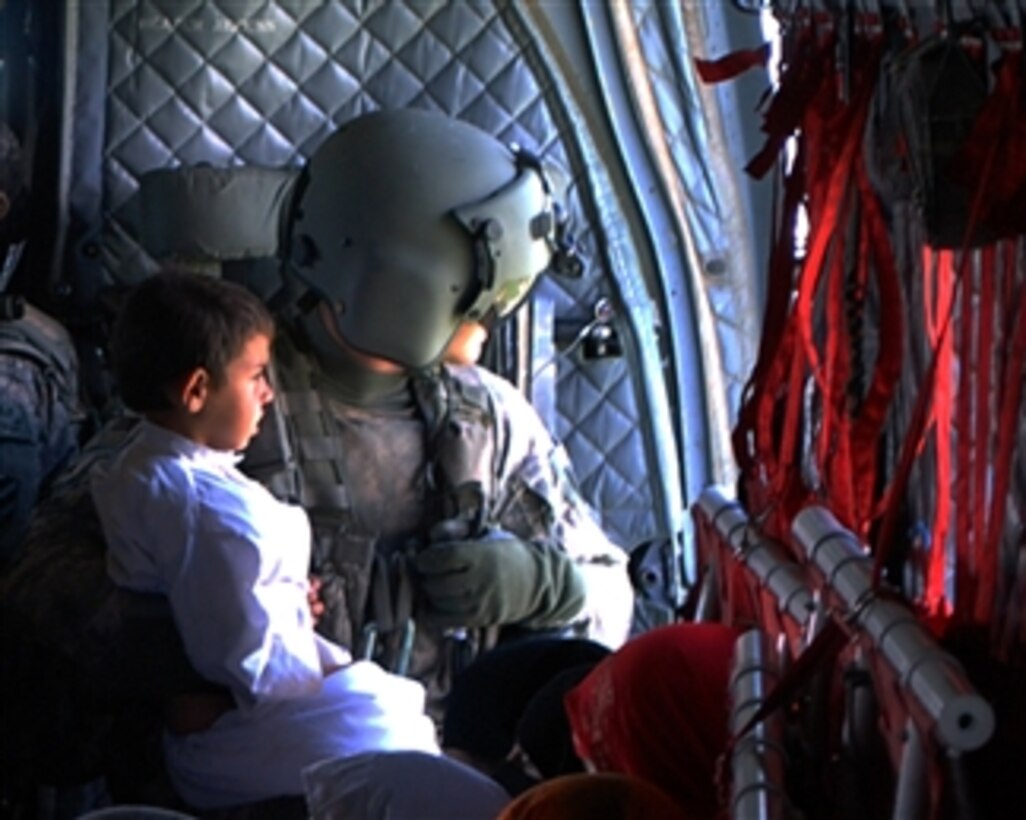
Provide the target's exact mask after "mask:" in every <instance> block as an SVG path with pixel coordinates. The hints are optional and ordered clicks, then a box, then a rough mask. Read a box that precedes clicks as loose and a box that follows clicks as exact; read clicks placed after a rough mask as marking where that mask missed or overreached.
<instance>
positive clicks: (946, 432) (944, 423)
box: [923, 247, 954, 627]
mask: <svg viewBox="0 0 1026 820" xmlns="http://www.w3.org/2000/svg"><path fill="white" fill-rule="evenodd" d="M931 260H933V261H934V262H935V263H936V264H932V263H931ZM923 279H924V287H923V292H924V304H923V308H924V312H925V314H926V332H927V336H928V338H929V340H930V345H931V347H932V348H933V349H934V350H935V351H937V353H936V355H937V357H938V363H937V374H936V380H935V385H934V398H935V401H934V402H933V404H932V406H931V409H932V411H933V415H932V421H933V431H934V450H935V452H936V464H935V469H934V498H935V509H934V516H933V527H932V534H931V548H930V556H929V565H928V568H927V572H926V583H925V589H924V591H923V603H924V605H925V607H926V612H927V615H928V616H929V618H930V619H931V622H932V623H934V624H935V625H938V626H940V627H943V625H944V624H945V623H946V621H947V619H948V618H949V617H950V615H951V612H952V606H951V600H950V598H949V597H948V595H947V590H946V582H945V569H946V566H947V560H946V559H947V539H948V530H949V527H950V525H951V521H950V516H951V400H952V396H953V384H952V367H953V362H954V346H953V343H952V337H951V334H950V333H946V334H944V337H943V339H942V338H941V333H940V329H939V327H938V325H939V321H938V317H943V316H947V315H948V314H949V313H950V312H951V303H952V300H953V299H954V287H953V285H954V261H953V254H952V251H951V250H948V249H942V250H939V251H936V252H932V251H931V250H930V248H928V247H924V248H923ZM927 424H928V425H929V422H928V423H927Z"/></svg>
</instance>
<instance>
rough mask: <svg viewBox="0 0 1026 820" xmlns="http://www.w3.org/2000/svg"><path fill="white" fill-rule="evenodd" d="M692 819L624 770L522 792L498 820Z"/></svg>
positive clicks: (572, 778)
mask: <svg viewBox="0 0 1026 820" xmlns="http://www.w3.org/2000/svg"><path fill="white" fill-rule="evenodd" d="M596 817H602V818H605V820H690V818H688V816H687V815H686V814H684V812H683V811H681V809H680V807H679V806H677V805H676V804H675V803H674V801H673V799H672V798H670V797H669V796H667V795H666V794H663V792H662V791H661V790H660V789H657V788H656V787H655V786H653V785H652V784H651V783H646V782H645V781H644V780H640V779H638V778H636V777H628V776H627V775H622V774H571V775H564V776H563V777H556V778H553V779H552V780H546V781H545V782H544V783H540V784H539V785H537V786H534V787H533V788H531V789H528V790H527V791H526V792H524V793H523V794H521V795H520V796H519V797H518V798H517V799H516V800H514V801H513V802H512V803H510V804H509V805H508V806H506V808H505V809H503V811H502V814H500V815H499V816H498V818H497V820H595V818H596Z"/></svg>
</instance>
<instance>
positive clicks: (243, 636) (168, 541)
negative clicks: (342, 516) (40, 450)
mask: <svg viewBox="0 0 1026 820" xmlns="http://www.w3.org/2000/svg"><path fill="white" fill-rule="evenodd" d="M273 335H274V323H273V320H272V318H271V316H270V315H269V313H268V312H267V310H266V308H265V307H264V305H263V304H262V303H261V302H260V301H259V299H257V298H256V297H255V296H254V295H253V294H251V293H250V292H249V291H247V290H246V289H245V288H243V287H241V286H239V285H235V284H232V283H230V282H226V281H223V280H219V279H215V278H212V277H209V276H204V275H199V274H191V273H180V272H174V271H167V272H163V273H160V274H157V275H155V276H153V277H151V278H149V279H147V280H145V281H143V282H142V283H141V284H139V285H137V286H136V287H135V289H134V290H133V291H132V293H131V294H130V295H129V298H128V300H127V302H126V304H125V306H124V309H123V310H122V313H121V315H120V316H119V317H118V321H117V323H116V325H115V328H114V334H113V338H112V346H111V347H112V357H113V365H114V374H115V377H116V379H117V382H118V385H119V388H120V390H121V394H122V399H123V401H124V403H125V404H126V405H127V406H128V407H129V408H130V409H131V410H134V411H136V412H138V413H140V414H141V415H142V416H143V421H142V422H141V423H140V425H139V427H138V428H137V430H136V431H135V432H134V434H133V438H132V440H131V441H130V442H129V444H128V445H127V446H126V448H125V449H124V450H123V451H122V452H121V453H120V454H119V456H118V457H117V459H116V460H115V461H114V462H113V463H112V464H111V465H110V466H109V467H108V468H106V469H98V470H97V473H96V474H95V475H94V476H93V480H92V486H91V489H92V495H93V500H94V502H95V504H96V508H97V512H98V513H99V516H100V520H101V522H102V524H103V531H104V536H105V538H106V541H107V545H108V559H107V560H108V572H109V573H110V576H111V578H112V579H113V581H114V582H115V583H116V584H118V585H119V586H122V587H126V588H129V589H132V590H136V591H139V592H147V593H158V594H161V595H164V596H166V597H167V599H168V601H169V602H170V605H171V609H172V612H173V615H174V619H175V623H176V625H177V628H178V630H179V632H180V633H181V637H182V641H183V643H184V646H185V650H186V653H187V655H188V657H189V660H190V661H191V662H192V664H193V666H194V667H195V668H196V670H197V671H198V672H199V673H200V674H201V675H202V676H203V677H204V678H206V679H208V680H210V681H211V682H213V683H215V684H219V685H220V686H222V687H224V688H225V689H226V690H227V692H228V695H229V696H227V697H221V698H218V697H216V696H213V695H210V694H207V695H197V696H196V697H195V698H193V699H192V700H191V701H190V700H189V698H185V699H183V700H180V701H178V702H176V703H174V704H172V708H171V709H170V710H169V712H168V722H167V728H168V731H167V733H166V735H165V753H166V758H167V766H168V771H169V774H170V776H171V780H172V782H173V784H174V785H175V788H176V789H177V790H178V792H179V794H180V796H181V797H182V798H183V799H184V800H185V801H186V802H187V803H188V804H189V805H191V806H193V807H195V808H197V809H212V808H220V807H226V806H231V805H237V804H241V803H246V802H252V801H256V800H262V799H265V798H269V797H275V796H279V795H300V794H302V793H303V783H302V779H301V775H300V772H301V770H302V769H303V768H304V767H306V766H308V765H310V764H312V763H315V762H317V761H320V760H324V759H326V758H331V757H342V756H347V755H352V754H356V753H360V752H367V751H376V750H399V749H401V750H414V751H424V752H430V753H432V754H437V753H438V751H439V750H438V746H437V743H436V741H435V731H434V726H433V724H432V722H431V720H430V719H429V718H428V717H427V716H426V714H425V713H424V699H425V692H424V689H423V687H422V686H421V685H420V684H419V683H417V682H415V681H412V680H408V679H405V678H401V677H397V676H394V675H391V674H389V673H386V672H385V671H384V670H382V669H381V668H380V667H378V666H376V665H375V664H373V663H371V662H369V661H356V662H354V661H353V660H352V658H351V657H350V655H349V653H348V652H347V651H346V650H345V649H344V648H342V647H341V646H338V645H337V644H334V643H332V642H330V641H328V640H327V639H325V638H324V637H322V636H321V635H319V634H318V633H317V632H315V631H314V623H315V621H314V616H313V613H312V612H311V603H310V601H311V592H310V585H309V581H308V577H307V572H308V566H309V560H310V538H311V536H310V525H309V522H308V520H307V516H306V513H305V512H304V511H303V510H302V509H301V508H300V507H297V506H292V505H289V504H285V503H282V502H280V501H278V500H276V499H275V498H274V497H273V496H272V495H271V494H270V492H268V491H267V490H266V489H265V488H264V487H263V486H262V485H260V484H259V483H257V482H255V481H253V480H251V479H249V478H247V477H246V476H245V475H243V474H242V473H241V472H240V471H239V470H238V469H237V468H236V463H237V462H238V460H239V459H240V456H239V455H238V453H239V452H240V451H241V450H243V449H244V448H245V447H246V445H247V444H248V443H249V441H250V439H251V438H252V437H253V436H254V434H255V433H256V432H257V427H258V424H259V423H260V419H261V417H262V415H263V409H264V407H265V406H266V405H267V404H268V403H269V402H270V401H271V400H272V398H273V396H274V393H273V390H272V388H271V385H270V383H269V381H268V366H269V362H270V347H271V341H272V338H273Z"/></svg>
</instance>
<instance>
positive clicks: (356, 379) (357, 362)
mask: <svg viewBox="0 0 1026 820" xmlns="http://www.w3.org/2000/svg"><path fill="white" fill-rule="evenodd" d="M298 325H299V329H300V331H301V333H302V335H303V341H304V342H305V343H306V345H308V346H309V349H310V351H311V352H312V353H313V355H314V357H315V358H316V359H317V362H318V364H320V370H319V372H318V373H317V375H316V382H317V383H318V384H319V385H320V386H321V387H323V388H324V390H325V392H326V393H328V395H330V396H332V397H333V398H335V399H338V400H339V401H341V402H342V403H344V404H348V405H350V406H353V407H365V408H391V409H396V410H399V409H404V408H407V407H410V406H412V403H413V397H412V394H411V393H410V390H409V382H410V376H409V373H408V372H407V371H406V370H405V369H403V368H402V367H400V366H399V365H397V364H395V363H394V362H390V361H388V360H387V359H379V358H377V357H374V356H368V355H366V354H364V353H361V352H359V351H358V350H355V349H353V348H352V347H351V346H350V345H349V344H347V343H346V342H345V340H344V339H343V338H342V337H341V335H339V333H338V330H337V328H336V327H335V326H334V325H335V323H334V318H333V316H332V313H331V310H330V308H329V307H328V306H327V305H326V304H324V303H322V304H321V305H320V306H318V309H317V310H314V311H310V312H309V313H306V314H305V315H303V316H302V317H301V318H300V319H299V321H298ZM383 365H384V366H385V367H384V368H383V367H382V366H383Z"/></svg>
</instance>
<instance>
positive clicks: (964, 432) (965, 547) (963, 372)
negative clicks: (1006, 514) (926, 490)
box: [952, 251, 976, 620]
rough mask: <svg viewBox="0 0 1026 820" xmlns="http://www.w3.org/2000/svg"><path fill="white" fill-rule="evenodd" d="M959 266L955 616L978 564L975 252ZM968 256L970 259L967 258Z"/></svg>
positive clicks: (969, 599)
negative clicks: (974, 518)
mask: <svg viewBox="0 0 1026 820" xmlns="http://www.w3.org/2000/svg"><path fill="white" fill-rule="evenodd" d="M962 257H963V260H962V263H961V266H960V268H962V269H964V267H966V266H968V267H969V271H968V274H969V275H963V276H962V277H961V281H960V282H959V286H960V288H959V289H960V293H959V302H960V304H961V308H960V315H959V322H960V324H959V334H958V351H957V355H958V393H957V395H956V397H955V440H956V445H955V481H954V484H953V489H952V491H953V493H954V497H955V499H956V502H955V617H956V618H958V619H960V620H961V618H962V617H963V616H964V614H965V612H966V607H965V605H966V604H967V603H968V605H969V611H972V607H973V601H974V595H975V593H974V579H975V577H976V567H975V566H973V564H974V562H975V559H976V551H975V549H973V545H972V537H973V530H972V527H971V526H970V521H969V514H970V510H972V508H973V492H974V491H975V489H976V484H975V483H974V482H973V481H971V480H970V476H971V475H972V459H973V451H972V429H971V428H970V420H971V418H972V399H973V394H972V389H971V388H972V371H973V366H974V362H973V357H972V338H973V322H974V320H975V318H976V312H975V311H974V310H973V308H972V306H973V276H972V275H971V260H972V259H973V255H972V254H971V253H970V252H969V251H965V252H964V253H963V255H962ZM967 260H968V261H967Z"/></svg>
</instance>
